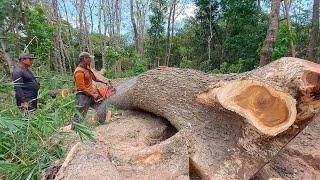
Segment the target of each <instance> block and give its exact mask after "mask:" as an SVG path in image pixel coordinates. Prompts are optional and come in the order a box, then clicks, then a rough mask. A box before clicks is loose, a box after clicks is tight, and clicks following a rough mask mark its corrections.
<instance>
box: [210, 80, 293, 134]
mask: <svg viewBox="0 0 320 180" xmlns="http://www.w3.org/2000/svg"><path fill="white" fill-rule="evenodd" d="M216 97H217V100H218V102H219V103H220V104H221V105H222V106H223V107H225V108H226V109H229V110H231V111H234V112H236V113H238V114H240V115H241V116H243V117H245V118H246V119H247V120H248V122H249V123H250V124H252V125H253V126H255V127H256V128H257V129H258V130H259V131H261V132H262V133H264V134H267V135H271V136H275V135H277V134H279V133H281V132H283V131H285V130H287V129H288V128H289V127H290V126H291V125H292V124H293V123H294V121H295V119H296V114H297V110H296V105H295V99H293V98H292V97H291V96H290V95H288V94H287V93H283V92H280V91H277V90H275V89H273V88H271V87H269V86H268V85H266V84H264V83H262V82H259V81H250V80H242V81H233V82H230V83H229V84H227V85H225V86H223V87H221V88H219V90H218V91H217V94H216Z"/></svg>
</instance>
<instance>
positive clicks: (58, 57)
mask: <svg viewBox="0 0 320 180" xmlns="http://www.w3.org/2000/svg"><path fill="white" fill-rule="evenodd" d="M51 3H52V6H51V7H52V9H51V10H52V14H51V15H52V16H51V17H52V19H51V21H52V24H53V25H54V26H55V27H56V30H55V32H54V33H53V39H54V55H55V58H54V60H55V61H56V62H55V63H54V66H55V69H56V70H58V71H60V72H62V73H64V72H66V55H65V49H64V44H63V41H62V38H61V24H60V23H59V22H60V18H59V14H58V11H59V10H58V1H57V0H52V1H51Z"/></svg>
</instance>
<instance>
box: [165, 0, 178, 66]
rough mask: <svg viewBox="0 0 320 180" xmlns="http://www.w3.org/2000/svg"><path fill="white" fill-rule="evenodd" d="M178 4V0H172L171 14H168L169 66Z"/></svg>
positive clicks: (167, 54)
mask: <svg viewBox="0 0 320 180" xmlns="http://www.w3.org/2000/svg"><path fill="white" fill-rule="evenodd" d="M176 5H177V0H171V3H170V9H169V16H168V23H167V52H166V65H167V66H169V62H170V56H171V48H172V39H173V33H174V21H175V13H176Z"/></svg>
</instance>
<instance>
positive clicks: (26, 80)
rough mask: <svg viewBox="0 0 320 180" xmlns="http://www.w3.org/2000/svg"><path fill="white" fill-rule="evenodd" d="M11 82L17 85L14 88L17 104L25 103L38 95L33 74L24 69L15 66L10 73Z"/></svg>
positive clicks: (37, 84)
mask: <svg viewBox="0 0 320 180" xmlns="http://www.w3.org/2000/svg"><path fill="white" fill-rule="evenodd" d="M12 80H13V81H14V83H17V84H16V85H15V86H14V90H15V92H16V99H17V100H18V101H19V102H21V103H22V102H27V101H29V100H31V99H34V98H36V97H37V95H38V90H39V83H38V82H37V80H36V78H35V76H34V75H33V73H32V72H31V71H30V70H29V69H28V68H24V67H20V66H17V67H16V68H15V69H14V70H13V73H12Z"/></svg>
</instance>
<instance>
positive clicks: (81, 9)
mask: <svg viewBox="0 0 320 180" xmlns="http://www.w3.org/2000/svg"><path fill="white" fill-rule="evenodd" d="M84 4H85V0H80V5H79V27H80V31H79V42H80V51H82V48H84V47H85V46H86V43H85V35H84V34H85V27H84V17H83V16H84Z"/></svg>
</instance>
